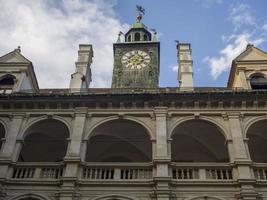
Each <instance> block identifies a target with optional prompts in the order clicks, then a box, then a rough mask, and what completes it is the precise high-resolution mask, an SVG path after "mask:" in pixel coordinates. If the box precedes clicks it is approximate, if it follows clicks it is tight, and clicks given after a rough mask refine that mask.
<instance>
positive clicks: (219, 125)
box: [168, 116, 232, 140]
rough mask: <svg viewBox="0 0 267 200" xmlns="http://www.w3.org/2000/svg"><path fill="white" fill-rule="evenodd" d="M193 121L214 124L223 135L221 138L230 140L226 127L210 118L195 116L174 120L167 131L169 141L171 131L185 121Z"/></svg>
mask: <svg viewBox="0 0 267 200" xmlns="http://www.w3.org/2000/svg"><path fill="white" fill-rule="evenodd" d="M194 119H200V120H203V121H207V122H209V123H211V124H214V125H215V126H217V127H218V129H219V130H220V132H221V134H223V136H224V137H225V139H226V140H231V139H232V138H231V135H230V134H228V131H227V129H226V127H224V126H223V125H222V124H220V123H219V122H218V121H216V120H214V119H213V118H210V117H206V116H199V117H197V118H196V117H195V116H188V117H183V118H181V119H178V120H176V121H175V122H174V123H173V124H172V125H171V127H170V129H169V131H168V133H169V134H168V135H169V139H171V136H172V133H173V130H174V129H175V128H176V127H177V126H178V125H180V124H181V123H184V122H186V121H189V120H194Z"/></svg>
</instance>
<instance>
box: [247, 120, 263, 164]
mask: <svg viewBox="0 0 267 200" xmlns="http://www.w3.org/2000/svg"><path fill="white" fill-rule="evenodd" d="M266 130H267V120H261V121H258V122H255V123H254V124H252V125H251V126H250V127H249V128H248V131H247V137H248V139H249V140H248V148H249V152H250V157H251V160H252V161H254V162H258V163H267V154H266V152H267V133H266Z"/></svg>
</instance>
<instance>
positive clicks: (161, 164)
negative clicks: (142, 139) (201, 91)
mask: <svg viewBox="0 0 267 200" xmlns="http://www.w3.org/2000/svg"><path fill="white" fill-rule="evenodd" d="M154 112H155V117H156V151H155V153H156V155H155V156H154V160H153V161H154V163H155V166H156V175H155V177H154V180H155V182H156V184H157V185H156V191H155V192H156V195H157V199H160V200H166V199H170V188H169V183H170V180H171V179H170V175H169V163H170V156H169V155H168V136H167V108H166V107H155V111H154Z"/></svg>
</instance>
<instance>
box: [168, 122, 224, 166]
mask: <svg viewBox="0 0 267 200" xmlns="http://www.w3.org/2000/svg"><path fill="white" fill-rule="evenodd" d="M171 154H172V155H171V157H172V160H173V161H174V162H228V161H229V155H228V149H227V146H226V145H225V137H224V135H223V134H222V133H221V131H220V130H219V128H218V127H217V126H216V125H214V124H212V123H210V122H207V121H205V120H200V119H194V120H189V121H186V122H183V123H181V124H179V125H178V126H177V127H176V128H175V129H174V130H173V133H172V143H171Z"/></svg>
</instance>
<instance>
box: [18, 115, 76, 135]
mask: <svg viewBox="0 0 267 200" xmlns="http://www.w3.org/2000/svg"><path fill="white" fill-rule="evenodd" d="M46 119H54V120H57V121H60V122H62V123H63V124H64V125H65V126H66V127H67V128H68V131H69V133H70V135H71V132H72V129H71V125H70V123H69V122H68V121H67V120H66V119H64V118H63V117H60V116H56V115H53V116H51V117H49V116H47V115H44V116H41V117H37V118H34V119H32V120H29V121H28V123H26V124H25V125H24V126H23V128H22V130H21V131H20V132H19V135H18V139H20V140H23V139H24V138H25V137H26V136H27V132H26V131H27V129H29V128H30V127H31V126H32V125H34V124H36V123H38V122H40V121H43V120H46Z"/></svg>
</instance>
